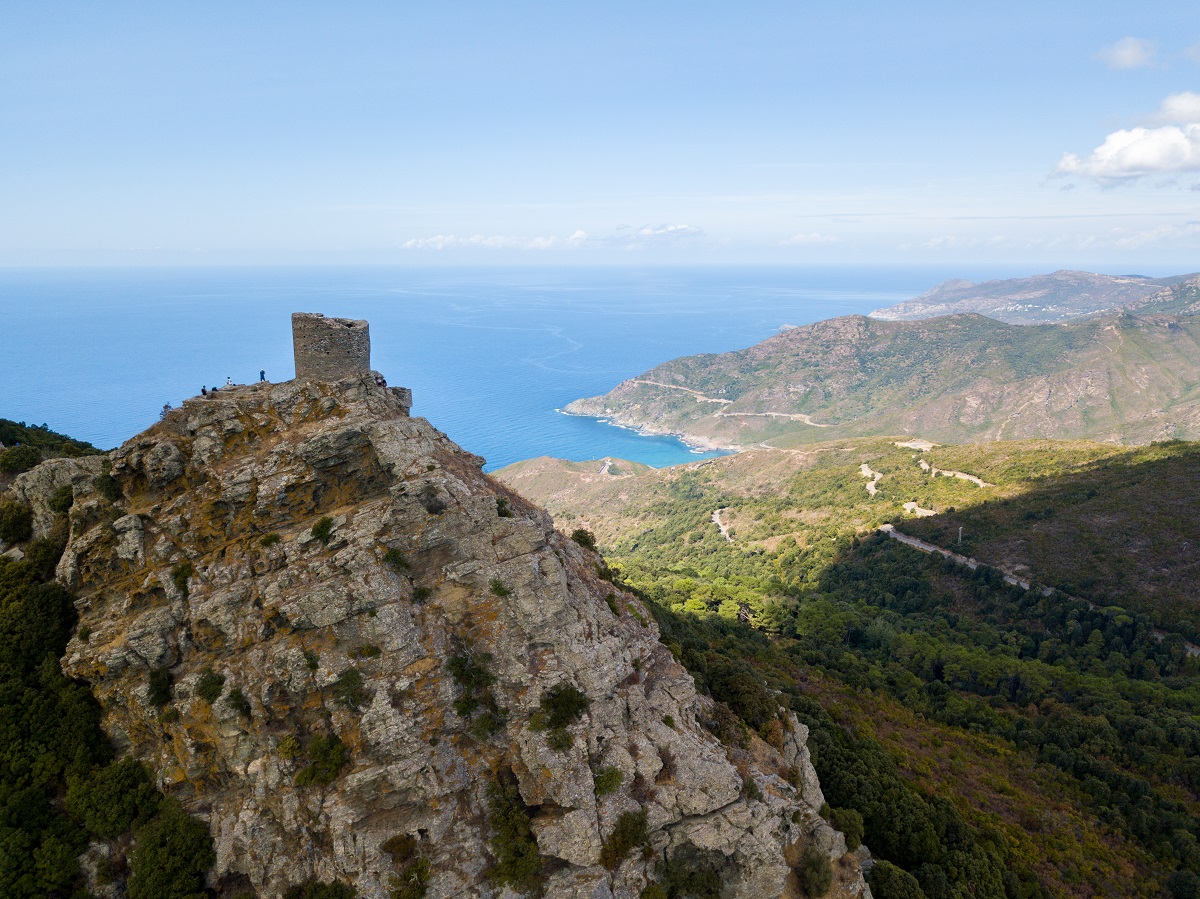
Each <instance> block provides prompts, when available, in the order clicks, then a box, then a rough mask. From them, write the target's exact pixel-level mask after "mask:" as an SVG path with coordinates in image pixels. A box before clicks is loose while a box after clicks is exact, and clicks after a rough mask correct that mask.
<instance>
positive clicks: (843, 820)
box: [830, 808, 863, 852]
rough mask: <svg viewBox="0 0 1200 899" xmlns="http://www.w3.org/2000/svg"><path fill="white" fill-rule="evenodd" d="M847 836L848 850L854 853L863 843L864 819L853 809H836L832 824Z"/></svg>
mask: <svg viewBox="0 0 1200 899" xmlns="http://www.w3.org/2000/svg"><path fill="white" fill-rule="evenodd" d="M830 823H831V824H833V826H834V827H836V828H837V829H838V830H840V831H841V832H842V833H843V834H845V835H846V849H847V850H849V851H850V852H853V851H854V850H855V849H857V848H858V847H859V846H861V845H862V841H863V817H862V815H860V814H859V813H858V812H856V811H855V810H854V809H852V808H835V809H834V810H833V819H832V821H831V822H830Z"/></svg>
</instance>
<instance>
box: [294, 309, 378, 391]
mask: <svg viewBox="0 0 1200 899" xmlns="http://www.w3.org/2000/svg"><path fill="white" fill-rule="evenodd" d="M292 349H293V350H294V351H295V354H296V378H297V380H306V381H339V380H341V379H342V378H348V377H350V376H352V375H358V374H364V373H366V372H369V371H370V370H371V333H370V331H369V330H368V326H367V323H366V322H365V321H359V320H356V319H351V318H326V317H325V316H323V315H321V314H320V313H319V312H293V313H292Z"/></svg>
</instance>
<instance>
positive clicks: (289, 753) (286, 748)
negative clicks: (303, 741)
mask: <svg viewBox="0 0 1200 899" xmlns="http://www.w3.org/2000/svg"><path fill="white" fill-rule="evenodd" d="M275 752H276V753H277V754H278V755H279V757H280V758H281V759H286V760H287V761H291V760H292V759H294V758H295V757H296V756H298V755H299V754H300V741H299V740H298V739H296V735H295V734H284V735H283V736H282V737H280V738H279V742H278V743H276V744H275Z"/></svg>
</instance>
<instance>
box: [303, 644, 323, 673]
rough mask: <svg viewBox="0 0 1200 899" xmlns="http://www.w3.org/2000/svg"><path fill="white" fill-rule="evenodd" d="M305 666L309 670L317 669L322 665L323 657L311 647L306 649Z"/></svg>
mask: <svg viewBox="0 0 1200 899" xmlns="http://www.w3.org/2000/svg"><path fill="white" fill-rule="evenodd" d="M304 667H305V668H307V669H308V670H309V671H316V670H317V669H318V668H320V667H321V657H320V656H318V655H317V654H316V653H315V652H313V651H312V650H311V649H306V650H304Z"/></svg>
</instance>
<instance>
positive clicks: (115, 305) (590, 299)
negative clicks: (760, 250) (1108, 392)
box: [0, 266, 1021, 470]
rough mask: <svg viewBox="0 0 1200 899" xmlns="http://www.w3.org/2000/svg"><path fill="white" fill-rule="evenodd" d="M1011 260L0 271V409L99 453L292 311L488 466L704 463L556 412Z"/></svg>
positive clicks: (212, 377)
mask: <svg viewBox="0 0 1200 899" xmlns="http://www.w3.org/2000/svg"><path fill="white" fill-rule="evenodd" d="M1019 273H1021V272H1017V271H1006V270H999V269H996V268H990V269H987V270H972V269H970V268H966V269H964V267H962V266H959V267H956V268H954V269H948V268H947V269H938V268H930V267H915V266H914V267H894V266H893V267H863V268H850V267H836V268H815V267H805V268H780V267H745V268H741V267H739V268H695V267H694V268H687V269H675V268H650V269H633V268H608V269H581V268H547V269H514V268H507V269H481V268H464V269H412V268H382V267H360V268H311V269H307V268H228V269H186V268H164V269H10V270H0V353H2V359H3V363H2V364H0V417H3V418H10V419H15V420H17V421H25V422H27V423H30V424H42V423H45V424H48V425H49V426H50V427H51V428H53V429H54V430H56V431H61V432H63V433H66V434H70V435H71V436H73V437H78V438H81V439H84V440H88V441H91V442H92V443H94V444H96V445H97V446H100V447H102V448H109V447H112V446H115V445H117V444H119V443H121V442H122V441H124V440H126V439H128V438H129V437H132V436H133V435H134V434H136V433H138V432H139V431H141V430H142V429H144V428H146V427H148V426H149V425H150V424H152V423H153V422H154V421H155V420H156V418H157V415H158V411H159V410H160V409H161V408H162V406H163V404H164V403H171V404H173V405H176V404H178V403H179V401H181V400H182V399H184V398H186V397H188V396H192V395H195V394H197V393H199V392H200V387H201V385H207V386H211V385H213V384H224V383H225V378H226V377H232V378H233V380H234V381H235V382H238V383H242V382H246V381H250V380H256V379H257V377H258V371H259V369H266V372H267V377H268V379H270V380H275V381H282V380H287V379H288V378H291V377H292V375H293V374H294V371H293V367H292V355H291V353H292V350H291V320H290V315H291V313H292V312H323V313H325V314H326V315H337V316H344V317H349V318H365V319H368V320H369V321H370V323H371V345H372V364H373V366H374V367H375V368H376V369H377V370H379V371H381V372H382V373H383V374H384V375H385V376H386V377H387V379H388V383H389V384H392V385H403V386H406V387H411V388H412V390H413V397H414V405H413V414H414V415H421V416H424V417H426V418H428V419H429V420H430V421H432V422H433V424H434V425H435V426H436V427H438V428H439V429H441V430H442V431H444V432H446V433H447V434H448V435H449V436H450V437H451V438H452V439H453V440H455V441H456V442H457V443H459V444H460V445H461V446H463V447H464V448H466V449H468V450H470V451H471V452H474V453H478V454H479V455H482V456H484V457H485V458H486V459H487V460H488V466H487V467H488V469H489V470H490V469H494V468H497V467H500V466H503V465H507V464H509V463H511V462H515V461H518V460H520V459H527V458H530V457H533V456H540V455H551V456H557V457H560V458H567V459H573V460H583V459H595V458H600V457H603V456H617V457H622V458H627V459H633V460H636V461H640V462H645V463H648V464H650V465H654V466H664V465H673V464H677V463H680V462H685V461H688V460H694V459H697V458H702V457H703V455H704V454H696V453H694V452H693V451H692V450H691V449H689V448H688V447H687V446H685V445H684V444H682V443H681V442H680V441H678V440H676V439H674V438H669V437H643V436H640V435H638V434H636V433H634V432H632V431H629V430H625V429H622V428H617V427H614V426H612V425H609V424H606V423H603V422H600V421H596V420H593V419H588V418H580V417H576V416H568V415H563V414H561V413H560V412H558V411H557V410H559V409H561V408H562V407H563V406H565V405H566V404H567V403H569V402H570V401H571V400H573V399H576V398H578V397H582V396H591V395H595V394H599V393H603V392H605V391H607V390H608V389H610V388H611V387H613V386H614V385H615V384H617V383H618V382H619V381H621V380H624V379H625V378H629V377H632V376H634V375H637V374H639V373H641V372H643V371H645V370H646V369H648V368H651V367H652V366H654V365H657V364H658V363H660V362H663V361H666V360H667V359H671V358H674V357H676V356H682V355H689V354H693V353H716V352H723V351H726V350H733V349H740V348H743V347H746V346H750V345H751V344H754V343H757V342H758V341H760V340H763V339H764V338H766V337H769V336H770V335H772V334H774V333H776V332H777V331H778V330H779V329H780V327H782V326H784V325H789V324H790V325H800V324H805V323H807V322H812V321H818V320H820V319H824V318H830V317H833V316H837V315H847V314H851V313H865V312H869V311H870V310H872V309H875V308H878V307H880V306H886V305H890V304H892V303H895V302H899V301H900V300H904V299H908V298H910V297H912V296H915V295H916V294H919V293H921V292H923V291H924V290H926V289H928V288H929V287H931V286H933V285H934V284H936V283H937V282H939V281H942V280H944V279H946V278H950V277H967V278H972V279H973V280H982V279H983V278H988V277H1011V276H1013V275H1015V274H1019Z"/></svg>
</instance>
